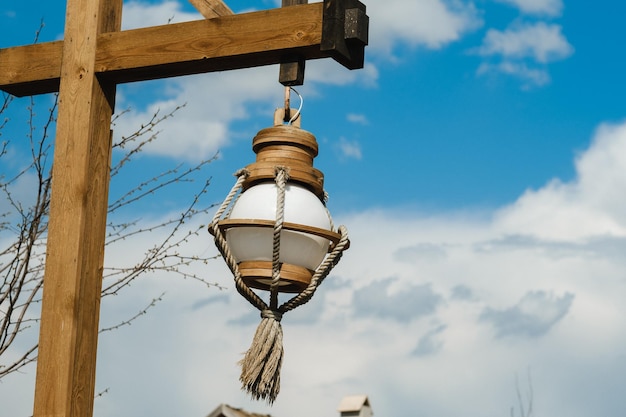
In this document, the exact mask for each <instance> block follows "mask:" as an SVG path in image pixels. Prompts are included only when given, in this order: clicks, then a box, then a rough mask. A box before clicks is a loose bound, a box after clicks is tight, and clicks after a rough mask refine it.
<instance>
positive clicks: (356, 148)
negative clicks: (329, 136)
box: [336, 137, 363, 159]
mask: <svg viewBox="0 0 626 417" xmlns="http://www.w3.org/2000/svg"><path fill="white" fill-rule="evenodd" d="M336 147H337V149H338V150H339V152H340V154H341V155H342V156H343V157H345V158H352V159H361V158H362V157H363V153H362V151H361V144H360V143H359V142H358V141H356V140H349V139H346V138H344V137H342V138H340V139H339V143H337V144H336Z"/></svg>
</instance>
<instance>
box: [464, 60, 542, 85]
mask: <svg viewBox="0 0 626 417" xmlns="http://www.w3.org/2000/svg"><path fill="white" fill-rule="evenodd" d="M476 73H477V74H478V75H487V74H506V75H510V76H513V77H515V78H518V79H520V80H521V81H523V87H524V88H525V89H527V88H531V87H541V86H544V85H546V84H548V83H549V82H550V74H549V73H548V70H547V69H545V68H530V67H529V66H528V65H526V64H525V63H521V62H510V61H505V62H500V63H499V64H495V65H493V64H488V63H486V62H485V63H482V64H481V65H480V66H479V67H478V69H477V70H476Z"/></svg>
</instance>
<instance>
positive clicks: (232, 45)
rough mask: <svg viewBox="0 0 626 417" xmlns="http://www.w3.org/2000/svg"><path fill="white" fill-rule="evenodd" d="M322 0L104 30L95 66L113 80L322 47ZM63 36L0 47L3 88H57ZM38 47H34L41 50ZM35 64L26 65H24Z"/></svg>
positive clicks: (316, 52) (224, 66)
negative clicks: (250, 11)
mask: <svg viewBox="0 0 626 417" xmlns="http://www.w3.org/2000/svg"><path fill="white" fill-rule="evenodd" d="M322 15H323V10H322V3H313V4H303V5H298V6H292V7H285V8H281V9H272V10H265V11H260V12H253V13H243V14H237V15H232V16H223V17H219V18H215V19H211V20H199V21H193V22H184V23H178V24H170V25H163V26H155V27H151V28H143V29H135V30H128V31H121V32H110V31H109V32H110V33H102V34H100V35H99V36H98V38H97V39H98V41H97V58H96V66H95V72H96V73H98V74H99V75H100V77H101V78H106V79H107V80H109V81H111V82H115V83H125V82H133V81H143V80H152V79H157V78H168V77H174V76H180V75H189V74H199V73H205V72H212V71H225V70H230V69H238V68H249V67H255V66H261V65H270V64H278V63H280V62H283V61H284V57H285V56H287V55H297V56H299V57H302V58H303V59H317V58H324V57H328V56H332V51H331V52H322V51H320V42H321V39H322ZM62 43H63V42H62V41H61V42H52V43H43V44H40V45H36V48H34V47H33V46H20V47H15V48H9V49H2V50H0V89H1V90H4V91H6V92H9V93H11V94H14V95H16V96H24V95H33V94H42V93H49V92H52V91H55V86H58V85H59V78H60V76H61V55H60V51H61V50H62ZM35 52H36V53H35ZM24 66H26V68H33V69H36V71H32V72H31V71H23V70H22V68H23V67H24Z"/></svg>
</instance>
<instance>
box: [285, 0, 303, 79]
mask: <svg viewBox="0 0 626 417" xmlns="http://www.w3.org/2000/svg"><path fill="white" fill-rule="evenodd" d="M307 3H308V0H283V3H282V7H289V6H296V5H298V4H307ZM305 63H306V60H305V59H304V57H302V56H301V55H295V54H288V55H285V56H284V57H283V58H282V59H281V64H280V71H279V73H278V82H280V83H281V84H282V85H284V86H285V87H293V86H296V85H302V84H304V67H305Z"/></svg>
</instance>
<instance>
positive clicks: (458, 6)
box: [367, 0, 482, 55]
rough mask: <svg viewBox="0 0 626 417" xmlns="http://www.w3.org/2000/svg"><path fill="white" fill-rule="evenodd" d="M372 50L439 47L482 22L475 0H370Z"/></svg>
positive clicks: (387, 52)
mask: <svg viewBox="0 0 626 417" xmlns="http://www.w3.org/2000/svg"><path fill="white" fill-rule="evenodd" d="M367 8H368V9H367V12H368V15H370V16H372V19H371V22H370V31H371V34H370V49H369V50H370V51H373V52H381V53H384V54H386V55H389V54H390V53H392V52H393V49H394V48H395V46H396V45H397V44H398V43H400V44H407V45H411V46H418V45H420V46H425V47H427V48H431V49H438V48H441V47H443V46H444V45H446V44H448V43H450V42H454V41H456V40H458V39H460V37H461V36H462V35H463V34H465V33H466V32H468V31H470V30H472V29H475V28H477V27H479V26H480V25H482V21H481V19H480V17H479V13H478V12H477V10H476V9H475V8H474V6H473V4H472V3H466V2H461V1H444V0H387V1H374V2H369V3H368V4H367Z"/></svg>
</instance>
